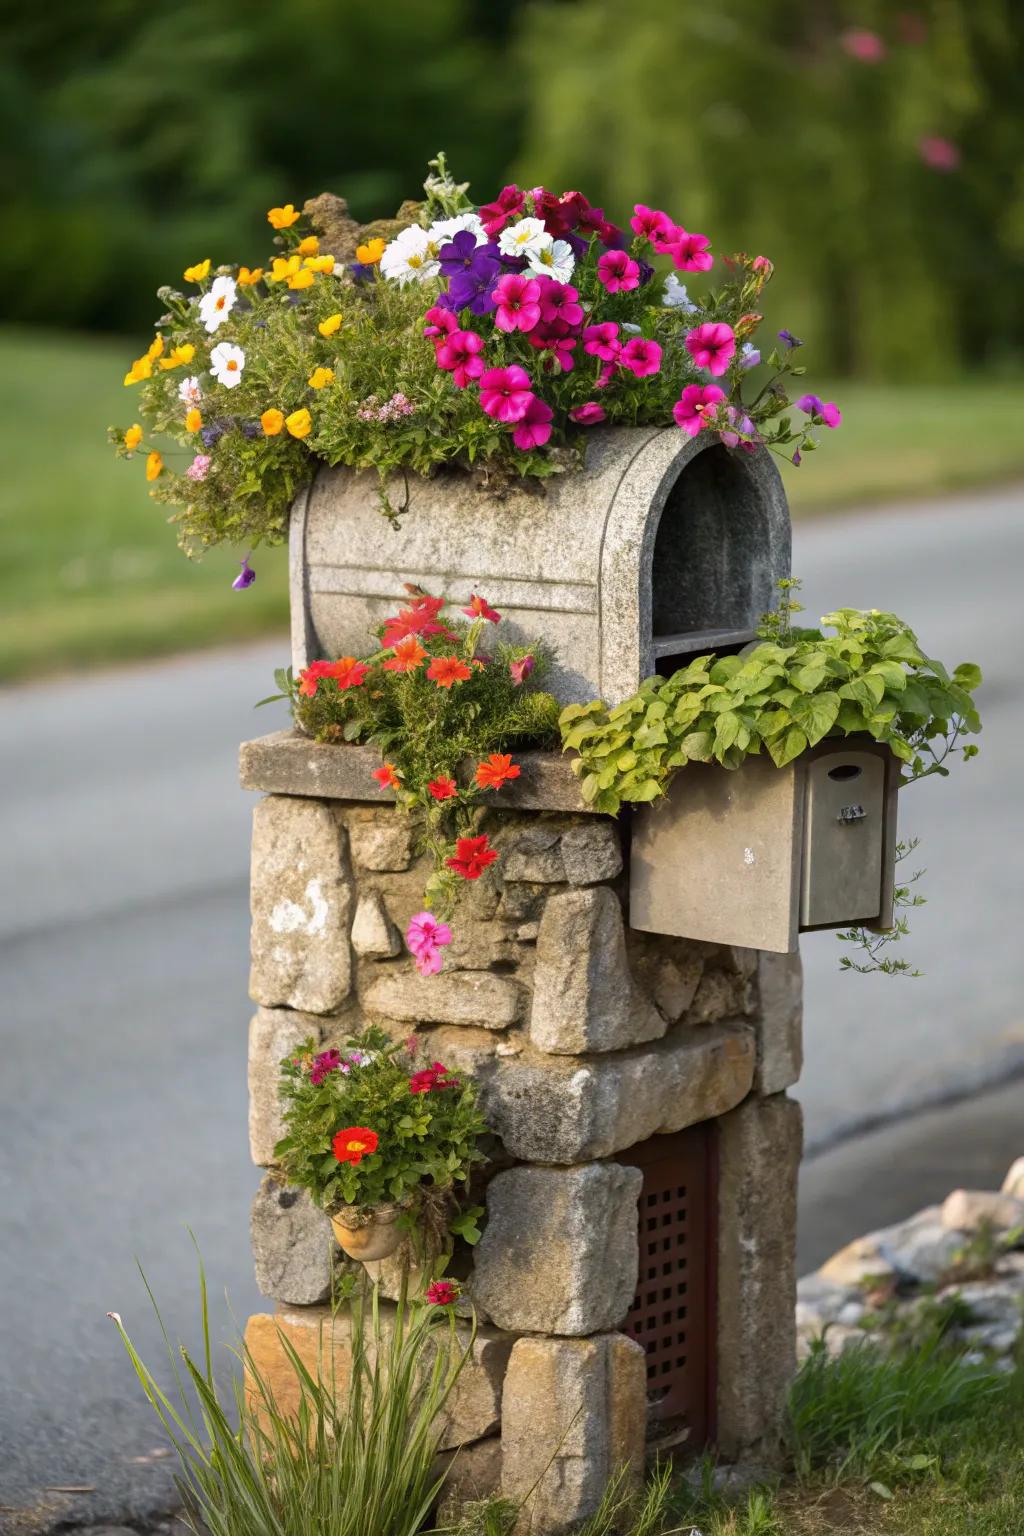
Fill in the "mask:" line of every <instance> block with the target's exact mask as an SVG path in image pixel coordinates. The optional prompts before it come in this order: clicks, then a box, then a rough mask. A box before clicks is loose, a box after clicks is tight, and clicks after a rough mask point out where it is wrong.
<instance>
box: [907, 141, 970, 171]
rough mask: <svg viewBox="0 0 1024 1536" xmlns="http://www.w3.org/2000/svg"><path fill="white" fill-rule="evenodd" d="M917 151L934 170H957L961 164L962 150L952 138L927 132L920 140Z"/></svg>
mask: <svg viewBox="0 0 1024 1536" xmlns="http://www.w3.org/2000/svg"><path fill="white" fill-rule="evenodd" d="M917 152H918V154H919V155H920V156H921V159H922V160H923V161H924V163H925V165H927V166H930V167H931V169H932V170H933V171H955V170H958V169H959V166H960V151H959V149H958V148H957V147H956V145H955V144H954V143H953V142H952V140H951V139H942V138H939V137H938V135H937V134H932V133H927V134H925V136H924V138H923V139H919V140H918V145H917Z"/></svg>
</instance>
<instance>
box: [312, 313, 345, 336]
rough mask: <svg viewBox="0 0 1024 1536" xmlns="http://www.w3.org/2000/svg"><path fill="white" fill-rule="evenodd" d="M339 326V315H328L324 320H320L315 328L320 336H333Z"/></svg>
mask: <svg viewBox="0 0 1024 1536" xmlns="http://www.w3.org/2000/svg"><path fill="white" fill-rule="evenodd" d="M340 326H341V316H340V315H328V316H327V319H326V320H321V321H320V324H319V325H318V326H317V330H318V331H319V332H320V335H321V336H333V335H334V333H335V331H336V330H338V329H339V328H340Z"/></svg>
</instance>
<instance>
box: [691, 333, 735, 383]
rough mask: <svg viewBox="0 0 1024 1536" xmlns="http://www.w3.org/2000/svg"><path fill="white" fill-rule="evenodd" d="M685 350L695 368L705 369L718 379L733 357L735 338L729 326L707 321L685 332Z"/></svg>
mask: <svg viewBox="0 0 1024 1536" xmlns="http://www.w3.org/2000/svg"><path fill="white" fill-rule="evenodd" d="M686 350H687V352H689V354H690V356H691V357H692V358H693V361H694V365H695V366H696V367H697V368H706V369H707V370H708V372H709V373H711V374H713V375H714V376H715V378H718V377H719V376H720V375H721V374H723V373H724V372H725V370H726V369H727V368H728V366H729V364H730V362H731V361H732V359H733V356H734V355H735V352H736V336H735V333H734V331H733V328H732V326H731V325H726V324H724V322H723V321H721V320H708V321H706V322H705V324H704V325H698V326H697V327H696V328H695V329H694V330H692V331H688V332H687V335H686Z"/></svg>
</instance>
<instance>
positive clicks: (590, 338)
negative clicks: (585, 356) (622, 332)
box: [583, 320, 619, 363]
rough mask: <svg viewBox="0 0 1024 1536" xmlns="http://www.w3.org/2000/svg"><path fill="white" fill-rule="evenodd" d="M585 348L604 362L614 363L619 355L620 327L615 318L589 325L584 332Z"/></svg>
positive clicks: (592, 355) (585, 350)
mask: <svg viewBox="0 0 1024 1536" xmlns="http://www.w3.org/2000/svg"><path fill="white" fill-rule="evenodd" d="M583 350H584V352H589V354H590V356H591V357H599V358H601V360H602V362H605V363H613V362H614V361H615V359H616V358H617V357H618V355H619V328H618V326H617V325H616V324H615V321H614V320H602V322H601V323H600V325H588V326H587V328H586V330H585V331H584V332H583Z"/></svg>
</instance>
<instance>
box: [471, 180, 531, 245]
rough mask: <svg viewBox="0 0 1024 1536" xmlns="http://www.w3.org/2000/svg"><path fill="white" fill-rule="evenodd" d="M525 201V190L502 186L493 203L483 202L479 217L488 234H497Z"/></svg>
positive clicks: (512, 186)
mask: <svg viewBox="0 0 1024 1536" xmlns="http://www.w3.org/2000/svg"><path fill="white" fill-rule="evenodd" d="M525 201H526V194H525V192H521V191H520V190H519V188H518V187H517V186H514V185H511V186H507V187H502V189H501V191H500V192H499V193H498V195H497V197H496V198H495V199H494V202H493V203H484V205H483V207H482V208H481V209H480V218H481V220H482V221H483V226H484V230H485V232H486V233H487V234H488V235H497V234H500V233H501V231H502V230H503V229H504V228H505V225H506V224H507V223H508V221H509V219H510V218H511V217H512V215H513V214H515V213H518V212H519V211H520V209H521V208H522V206H523V204H524V203H525Z"/></svg>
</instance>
